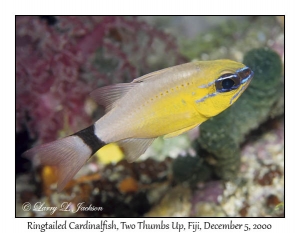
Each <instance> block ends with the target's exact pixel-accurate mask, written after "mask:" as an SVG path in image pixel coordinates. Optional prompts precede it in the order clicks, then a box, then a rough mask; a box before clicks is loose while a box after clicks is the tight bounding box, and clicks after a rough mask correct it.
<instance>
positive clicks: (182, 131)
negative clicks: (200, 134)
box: [164, 124, 199, 139]
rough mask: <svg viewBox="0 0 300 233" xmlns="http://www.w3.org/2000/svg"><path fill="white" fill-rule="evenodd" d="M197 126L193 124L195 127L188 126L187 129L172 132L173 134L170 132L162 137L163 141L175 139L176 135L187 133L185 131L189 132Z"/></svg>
mask: <svg viewBox="0 0 300 233" xmlns="http://www.w3.org/2000/svg"><path fill="white" fill-rule="evenodd" d="M198 125H199V124H195V125H192V126H189V127H186V128H183V129H180V130H177V131H174V132H172V133H169V134H166V135H165V136H164V139H166V138H172V137H176V136H178V135H180V134H183V133H185V132H187V131H189V130H191V129H193V128H195V127H197V126H198Z"/></svg>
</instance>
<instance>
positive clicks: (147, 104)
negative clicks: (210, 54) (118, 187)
mask: <svg viewBox="0 0 300 233" xmlns="http://www.w3.org/2000/svg"><path fill="white" fill-rule="evenodd" d="M252 77H253V71H252V70H251V69H250V68H248V67H246V66H245V65H244V64H241V63H238V62H235V61H231V60H215V61H194V62H190V63H186V64H182V65H178V66H174V67H170V68H166V69H163V70H159V71H156V72H153V73H150V74H147V75H144V76H142V77H139V78H137V79H134V80H133V81H132V82H131V83H119V84H114V85H110V86H105V87H101V88H99V89H96V90H94V91H93V92H92V93H91V97H92V98H93V99H94V100H95V101H96V102H97V103H99V104H100V105H103V106H104V107H105V110H106V113H105V115H104V116H103V117H102V118H100V119H99V120H98V121H96V122H95V123H94V124H93V125H91V126H89V127H87V128H86V129H83V130H81V131H79V132H77V133H75V134H73V135H70V136H68V137H65V138H62V139H58V140H56V141H54V142H50V143H47V144H43V145H39V146H36V147H34V148H32V149H30V150H28V151H26V152H25V153H24V155H25V157H27V158H30V159H31V160H32V161H33V163H34V164H35V165H50V166H55V167H56V168H57V171H58V187H57V188H58V190H62V189H63V188H64V187H65V185H66V184H67V182H68V181H70V180H71V179H72V178H73V176H74V175H75V174H76V173H77V172H78V171H79V170H80V168H81V167H82V166H83V165H84V164H85V162H86V161H87V160H88V159H89V158H90V157H91V156H92V155H93V154H94V153H95V152H96V151H97V150H99V149H100V148H101V147H103V146H105V145H106V144H109V143H112V142H115V143H117V144H118V145H119V147H120V148H121V149H122V150H123V152H124V154H125V157H126V159H127V161H128V162H133V161H135V160H136V159H138V158H139V157H140V155H142V154H143V153H144V152H145V151H146V150H147V148H148V147H149V146H150V145H151V143H152V142H153V141H154V139H155V138H157V137H159V136H164V138H171V137H175V136H178V135H180V134H182V133H185V132H186V131H188V130H190V129H193V128H195V127H197V126H198V125H200V124H201V123H202V122H204V121H206V120H207V119H209V118H210V117H213V116H216V115H217V114H219V113H220V112H222V111H224V110H225V109H226V108H228V107H229V106H231V105H232V104H233V103H234V102H235V101H236V100H237V99H238V98H239V96H240V95H241V94H242V93H243V92H244V91H245V89H246V88H247V86H248V85H249V83H250V81H251V79H252ZM232 120H233V121H234V119H232ZM107 156H109V155H107Z"/></svg>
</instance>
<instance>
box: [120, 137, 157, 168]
mask: <svg viewBox="0 0 300 233" xmlns="http://www.w3.org/2000/svg"><path fill="white" fill-rule="evenodd" d="M154 139H155V138H130V139H125V140H122V141H119V142H117V143H118V145H119V146H120V148H121V149H122V150H123V152H124V154H125V157H126V159H127V161H128V162H129V163H132V162H134V161H135V160H137V159H138V158H139V157H140V156H141V155H142V154H144V153H145V151H146V150H147V149H148V147H149V146H150V145H151V144H152V142H153V141H154Z"/></svg>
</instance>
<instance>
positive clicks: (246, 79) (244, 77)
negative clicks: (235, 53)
mask: <svg viewBox="0 0 300 233" xmlns="http://www.w3.org/2000/svg"><path fill="white" fill-rule="evenodd" d="M236 75H238V77H239V78H240V83H241V85H243V87H242V88H241V89H240V90H239V91H238V93H236V94H235V95H234V96H233V97H232V98H231V100H230V105H231V104H232V103H233V101H234V100H235V99H236V98H237V97H238V96H240V95H241V93H242V92H243V91H244V90H245V89H246V88H247V87H248V85H249V83H250V81H251V80H252V78H253V75H254V72H253V71H252V70H251V69H250V68H249V67H247V66H246V67H244V68H242V69H239V70H237V71H236Z"/></svg>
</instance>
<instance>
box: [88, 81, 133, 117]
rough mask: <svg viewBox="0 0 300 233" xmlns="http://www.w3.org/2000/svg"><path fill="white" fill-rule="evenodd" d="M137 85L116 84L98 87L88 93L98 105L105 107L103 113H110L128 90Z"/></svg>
mask: <svg viewBox="0 0 300 233" xmlns="http://www.w3.org/2000/svg"><path fill="white" fill-rule="evenodd" d="M136 85H138V83H118V84H114V85H109V86H105V87H100V88H98V89H96V90H94V91H92V92H91V93H90V96H91V97H92V98H93V99H94V100H95V101H96V102H97V103H98V104H100V105H102V106H104V107H105V112H108V111H110V110H111V109H112V108H113V107H114V106H115V104H116V102H117V101H118V100H119V99H121V98H122V97H123V96H124V95H125V94H126V93H127V92H128V91H129V90H131V89H132V88H133V87H135V86H136Z"/></svg>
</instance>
